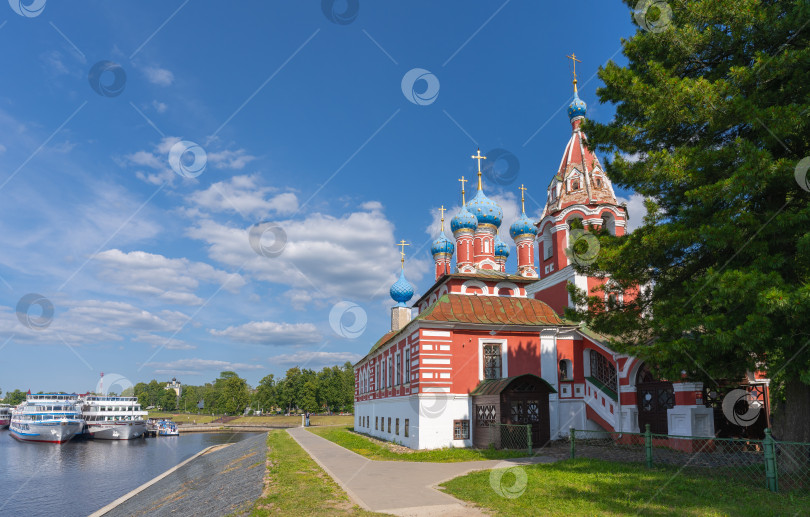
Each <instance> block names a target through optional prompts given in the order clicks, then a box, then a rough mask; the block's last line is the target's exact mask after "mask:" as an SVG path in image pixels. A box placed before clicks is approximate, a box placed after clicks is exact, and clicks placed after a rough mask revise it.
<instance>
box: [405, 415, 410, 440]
mask: <svg viewBox="0 0 810 517" xmlns="http://www.w3.org/2000/svg"><path fill="white" fill-rule="evenodd" d="M408 424H409V420H408V419H407V418H406V419H405V438H407V437H408V431H409V430H410V429H409V427H410V426H409V425H408Z"/></svg>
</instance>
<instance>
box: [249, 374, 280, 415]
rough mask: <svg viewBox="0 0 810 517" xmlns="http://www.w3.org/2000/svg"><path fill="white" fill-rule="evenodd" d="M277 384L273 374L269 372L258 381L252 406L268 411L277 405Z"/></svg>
mask: <svg viewBox="0 0 810 517" xmlns="http://www.w3.org/2000/svg"><path fill="white" fill-rule="evenodd" d="M276 391H277V386H276V379H275V376H274V375H273V374H272V373H271V374H270V375H267V376H265V377H264V378H262V380H260V381H259V386H258V387H257V388H256V396H255V402H254V404H253V405H254V406H255V407H256V408H262V409H264V410H265V411H269V410H270V409H272V408H274V407H275V406H277V405H279V404H278V400H277V395H276Z"/></svg>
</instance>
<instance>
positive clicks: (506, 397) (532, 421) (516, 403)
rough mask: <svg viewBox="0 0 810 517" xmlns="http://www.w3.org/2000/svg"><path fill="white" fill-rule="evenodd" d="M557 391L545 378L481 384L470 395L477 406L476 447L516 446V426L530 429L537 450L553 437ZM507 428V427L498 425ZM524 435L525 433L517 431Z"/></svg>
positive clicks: (491, 380)
mask: <svg viewBox="0 0 810 517" xmlns="http://www.w3.org/2000/svg"><path fill="white" fill-rule="evenodd" d="M551 393H557V391H556V390H555V389H554V388H553V387H552V386H551V385H550V384H549V383H548V382H546V381H545V380H543V379H542V378H540V377H538V376H536V375H533V374H525V375H518V376H515V377H507V378H503V379H487V380H483V381H481V382H480V383H479V384H478V386H477V387H476V388H475V390H473V392H472V393H471V394H470V395H471V396H472V406H473V436H472V439H473V447H477V448H486V447H489V446H490V444H493V445H494V446H495V447H496V448H505V447H510V446H512V445H511V444H510V443H509V442H513V441H515V440H514V438H516V437H512V436H511V435H512V434H515V432H516V431H515V428H512V427H510V426H512V425H530V426H531V438H532V444H534V446H542V445H544V444H545V443H546V442H548V440H549V437H550V427H549V404H548V398H549V394H551ZM498 424H506V425H498ZM517 432H522V431H517Z"/></svg>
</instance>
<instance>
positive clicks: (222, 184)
mask: <svg viewBox="0 0 810 517" xmlns="http://www.w3.org/2000/svg"><path fill="white" fill-rule="evenodd" d="M275 191H276V189H275V188H272V187H268V186H262V185H261V184H260V182H259V178H258V177H257V176H256V175H251V176H244V175H243V176H233V177H232V178H230V179H228V180H225V181H219V182H216V183H212V184H211V186H210V187H208V188H207V189H205V190H200V191H197V192H195V193H193V194H192V195H191V196H190V197H189V201H191V203H192V204H194V205H196V206H197V207H199V208H200V209H203V210H207V211H210V212H236V213H238V214H240V215H242V216H243V217H251V216H252V217H255V218H260V217H264V216H266V215H269V214H271V213H272V214H280V215H288V214H291V213H293V212H295V211H296V210H297V209H298V197H296V195H295V194H293V193H292V192H284V193H281V194H275V195H272V193H273V192H275Z"/></svg>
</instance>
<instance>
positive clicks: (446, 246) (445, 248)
mask: <svg viewBox="0 0 810 517" xmlns="http://www.w3.org/2000/svg"><path fill="white" fill-rule="evenodd" d="M455 249H456V247H455V245H454V244H453V243H452V242H450V239H448V238H447V237H446V236H445V235H444V232H441V233H440V234H439V238H438V239H436V240H435V241H433V245H432V246H431V247H430V253H431V255H433V256H436V255H438V254H439V253H447V254H448V255H452V254H453V252H454V251H455Z"/></svg>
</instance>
